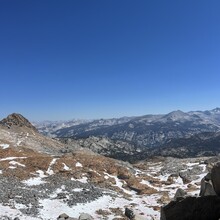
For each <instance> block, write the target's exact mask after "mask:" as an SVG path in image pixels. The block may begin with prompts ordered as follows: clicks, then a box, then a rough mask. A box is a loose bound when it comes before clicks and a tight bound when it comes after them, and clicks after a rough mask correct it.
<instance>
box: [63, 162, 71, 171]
mask: <svg viewBox="0 0 220 220" xmlns="http://www.w3.org/2000/svg"><path fill="white" fill-rule="evenodd" d="M63 169H64V170H71V169H70V168H69V167H68V166H67V165H66V164H65V163H63Z"/></svg>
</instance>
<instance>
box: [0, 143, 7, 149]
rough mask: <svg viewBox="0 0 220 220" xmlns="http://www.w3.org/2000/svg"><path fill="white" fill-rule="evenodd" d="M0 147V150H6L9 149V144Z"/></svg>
mask: <svg viewBox="0 0 220 220" xmlns="http://www.w3.org/2000/svg"><path fill="white" fill-rule="evenodd" d="M0 147H1V148H2V149H6V148H9V144H0Z"/></svg>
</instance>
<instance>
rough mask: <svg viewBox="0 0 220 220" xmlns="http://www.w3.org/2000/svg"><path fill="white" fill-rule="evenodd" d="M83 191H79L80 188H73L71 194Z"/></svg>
mask: <svg viewBox="0 0 220 220" xmlns="http://www.w3.org/2000/svg"><path fill="white" fill-rule="evenodd" d="M82 191H83V189H81V188H75V189H73V192H82Z"/></svg>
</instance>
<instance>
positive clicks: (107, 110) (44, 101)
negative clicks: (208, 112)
mask: <svg viewBox="0 0 220 220" xmlns="http://www.w3.org/2000/svg"><path fill="white" fill-rule="evenodd" d="M219 12H220V1H219V0H210V1H207V0H193V1H192V0H178V1H177V0H167V1H164V0H155V1H152V0H137V1H136V0H133V1H130V0H65V1H63V0H59V1H58V0H36V1H34V0H31V1H30V0H26V1H24V0H19V1H15V0H1V1H0V76H1V77H0V79H1V85H0V103H1V110H0V117H1V118H2V117H5V116H6V115H7V114H9V113H12V112H19V113H22V114H23V115H24V116H26V117H28V118H29V119H31V120H43V119H52V120H55V119H71V118H111V117H119V116H125V115H126V116H131V115H143V114H149V113H168V112H169V111H172V110H176V109H181V110H183V111H188V110H198V109H201V110H204V109H212V108H215V107H217V106H220V13H219Z"/></svg>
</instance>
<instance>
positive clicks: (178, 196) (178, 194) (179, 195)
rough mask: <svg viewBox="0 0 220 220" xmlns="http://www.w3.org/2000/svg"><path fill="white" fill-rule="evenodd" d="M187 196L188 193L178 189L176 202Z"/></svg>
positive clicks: (175, 197)
mask: <svg viewBox="0 0 220 220" xmlns="http://www.w3.org/2000/svg"><path fill="white" fill-rule="evenodd" d="M186 195H187V192H186V191H184V190H183V189H181V188H179V189H177V191H176V193H175V196H174V200H177V199H178V198H184V197H185V196H186Z"/></svg>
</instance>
